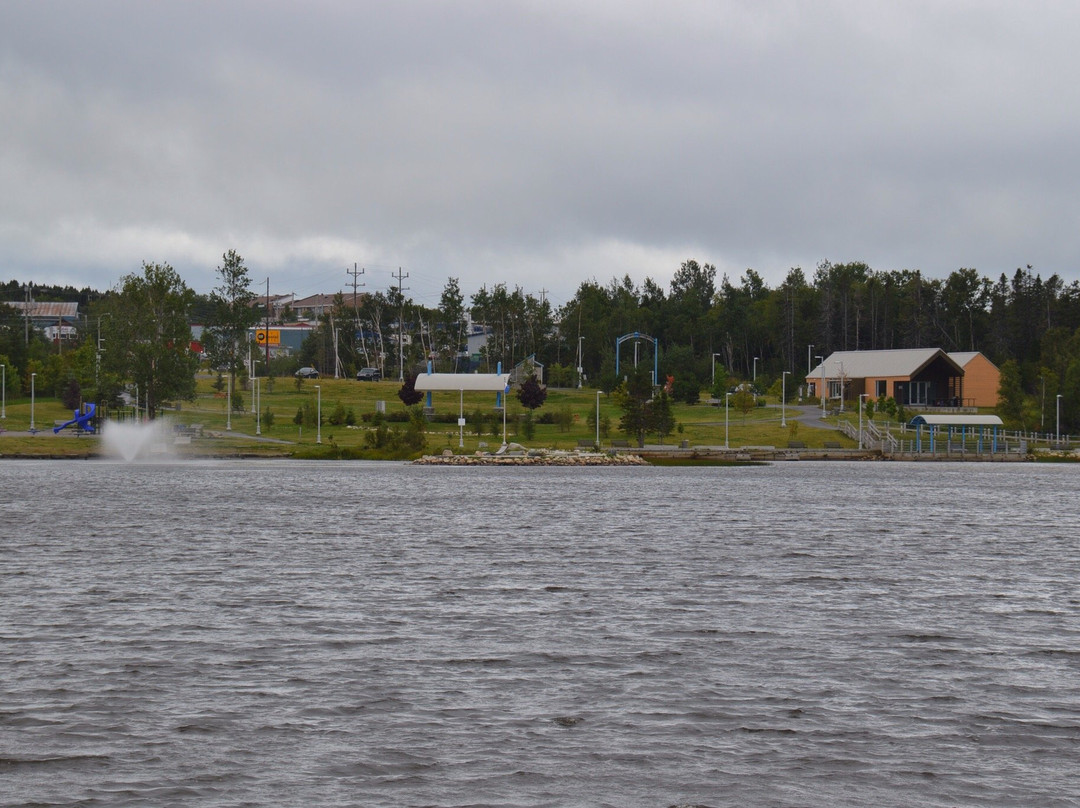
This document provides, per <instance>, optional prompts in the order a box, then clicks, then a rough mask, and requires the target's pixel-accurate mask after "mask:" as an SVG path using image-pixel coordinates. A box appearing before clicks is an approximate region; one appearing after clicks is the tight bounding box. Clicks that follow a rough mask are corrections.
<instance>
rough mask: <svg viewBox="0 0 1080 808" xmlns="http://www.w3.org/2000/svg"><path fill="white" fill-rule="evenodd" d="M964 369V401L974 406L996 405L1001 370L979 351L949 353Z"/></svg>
mask: <svg viewBox="0 0 1080 808" xmlns="http://www.w3.org/2000/svg"><path fill="white" fill-rule="evenodd" d="M949 358H951V359H952V360H953V361H954V362H956V364H958V365H959V366H960V367H962V368H963V369H964V403H965V404H967V403H968V402H970V406H973V407H996V406H997V403H998V387H999V386H1000V385H1001V371H999V370H998V368H997V365H995V364H994V363H993V362H991V361H990V360H989V359H987V358H986V357H985V356H983V355H982V354H981V353H979V352H978V351H965V352H955V351H954V352H953V353H950V354H949Z"/></svg>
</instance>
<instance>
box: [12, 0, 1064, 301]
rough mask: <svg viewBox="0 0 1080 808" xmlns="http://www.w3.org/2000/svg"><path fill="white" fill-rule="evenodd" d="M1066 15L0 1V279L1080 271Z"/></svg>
mask: <svg viewBox="0 0 1080 808" xmlns="http://www.w3.org/2000/svg"><path fill="white" fill-rule="evenodd" d="M1078 74H1080V3H1075V2H1072V1H1071V0H1070V1H1069V2H1049V1H1048V2H1036V3H1033V2H1020V1H1019V0H1018V1H1017V2H994V0H936V1H935V2H920V1H919V0H902V1H899V0H898V2H891V3H884V2H869V1H868V0H851V1H850V2H835V1H831V0H814V1H813V2H809V1H808V0H801V1H800V2H782V0H777V1H776V2H760V0H746V2H737V1H735V0H711V1H707V2H659V0H648V1H646V0H565V1H564V0H534V1H530V2H513V0H501V1H495V2H472V1H471V0H453V2H446V1H444V0H439V1H438V2H436V1H435V0H430V1H429V0H417V1H416V2H410V1H409V0H401V1H400V2H389V1H387V2H378V3H376V2H360V1H354V2H312V1H311V0H305V2H279V1H278V0H252V2H230V1H229V0H213V2H199V1H198V0H185V2H179V1H178V0H177V1H174V2H154V1H153V0H132V1H131V2H110V1H109V0H97V1H96V2H85V0H77V1H74V0H72V1H71V2H52V1H48V2H46V1H43V0H3V1H2V2H0V279H3V280H7V279H10V278H15V279H18V280H20V281H25V280H33V281H36V282H41V283H72V284H75V285H77V286H83V285H90V286H94V287H97V288H108V287H111V286H113V285H114V284H116V283H117V281H118V280H119V278H120V277H121V276H122V275H124V274H126V273H129V272H133V271H137V270H138V269H139V267H140V266H141V263H142V262H143V261H150V262H163V261H167V262H169V263H170V264H172V265H173V266H174V267H175V268H176V269H177V270H178V271H179V272H180V274H181V276H182V277H183V278H184V279H185V280H186V281H187V283H188V284H189V285H190V286H192V287H193V288H195V289H196V290H197V291H200V292H207V291H209V290H210V289H211V288H212V287H213V286H214V284H215V276H214V269H215V267H216V266H217V265H218V264H220V263H221V255H222V253H223V252H225V251H226V250H228V249H235V250H237V251H238V252H239V253H240V254H241V255H243V256H244V258H245V260H246V263H247V265H248V266H249V268H250V271H251V276H252V278H253V279H255V280H256V281H258V282H259V283H260V284H262V283H263V282H264V281H265V279H266V278H267V277H269V279H270V287H271V291H272V292H295V293H296V294H298V295H303V294H310V293H314V292H318V291H326V292H333V291H337V290H338V289H340V288H344V287H345V285H346V283H347V282H348V281H349V276H348V275H347V274H346V271H345V270H346V268H347V267H348V268H351V267H352V266H353V264H354V262H355V263H356V264H357V265H359V266H361V267H364V268H365V269H366V274H365V276H364V277H363V278H362V280H364V281H366V283H367V287H366V288H367V289H369V290H370V289H373V288H375V289H385V288H387V287H388V286H389V285H390V284H391V283H392V282H393V281H392V279H391V272H392V271H394V270H396V269H397V268H398V267H401V268H402V269H403V270H404V271H405V272H408V273H409V279H408V280H407V281H406V283H405V285H406V286H407V287H409V290H410V291H409V294H410V296H412V297H413V298H414V299H416V300H418V301H420V302H425V303H428V304H434V303H435V302H437V300H438V297H439V293H440V292H441V290H442V287H443V285H444V283H445V281H446V279H447V278H448V277H450V276H454V277H458V278H460V280H461V285H462V288H463V290H464V291H465V292H466V293H467V294H471V293H472V292H473V291H475V290H476V289H477V288H479V287H480V285H482V284H489V285H490V284H494V283H499V282H504V283H507V284H508V285H510V286H511V287H512V286H514V285H520V286H521V287H522V288H523V289H524V290H525V291H527V292H531V293H533V294H539V293H540V292H541V291H543V290H546V295H547V297H548V298H549V299H551V300H552V302H553V303H556V304H559V303H562V302H565V301H566V300H567V299H568V298H570V297H571V296H572V295H573V292H574V290H575V289H576V287H577V285H578V284H579V283H580V282H581V281H582V280H586V279H590V278H595V279H597V280H599V281H601V282H607V281H608V280H610V279H611V278H613V277H616V276H617V277H622V276H623V275H625V274H629V275H630V277H631V278H632V279H634V281H635V282H638V283H640V282H641V281H642V280H644V278H645V277H647V276H649V277H652V278H653V279H654V280H657V281H659V282H660V283H662V284H664V285H665V286H666V284H667V283H668V281H669V280H670V278H671V275H672V273H673V272H674V271H675V270H676V269H677V268H678V266H679V264H680V262H682V261H683V260H685V259H688V258H694V259H696V260H698V261H701V262H709V263H712V264H715V265H716V267H717V269H718V271H719V273H721V274H723V273H727V274H729V275H730V276H731V277H732V279H733V280H736V279H738V277H739V276H740V275H741V273H742V272H743V270H745V268H747V267H753V268H754V269H755V270H757V271H758V272H759V273H761V274H762V275H763V276H764V277H765V279H766V280H767V282H769V283H770V285H775V284H777V283H779V282H780V281H781V280H782V279H783V277H784V275H785V274H786V272H787V270H788V268H789V267H792V266H801V267H803V268H804V269H805V270H806V271H807V272H808V274H809V273H810V272H812V270H813V268H814V267H815V266H816V265H817V264H818V263H819V262H820V261H822V260H825V259H828V260H831V261H834V262H840V261H856V260H859V261H866V262H867V263H868V264H870V266H872V267H874V268H875V269H905V268H906V269H921V270H922V271H923V272H924V273H927V274H928V275H930V276H932V277H945V276H947V275H948V274H949V273H950V272H951V271H953V270H955V269H957V268H960V267H974V268H976V269H978V270H979V271H980V272H981V273H982V274H984V275H989V276H993V277H996V276H997V275H998V274H1000V273H1001V272H1011V271H1013V270H1015V268H1016V267H1017V266H1020V265H1022V264H1032V265H1034V267H1035V269H1036V270H1037V271H1039V272H1040V273H1042V274H1043V275H1044V276H1046V275H1050V274H1052V273H1054V272H1057V273H1059V274H1060V275H1062V276H1063V277H1065V278H1066V279H1067V280H1073V279H1076V278H1078V277H1080V183H1078V181H1077V180H1078V179H1080V82H1078V81H1077V75H1078Z"/></svg>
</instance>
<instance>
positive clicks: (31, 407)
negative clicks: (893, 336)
mask: <svg viewBox="0 0 1080 808" xmlns="http://www.w3.org/2000/svg"><path fill="white" fill-rule="evenodd" d="M36 376H37V374H36V373H31V374H30V434H31V435H34V434H36V433H37V430H36V429H34V378H35V377H36ZM1058 398H1061V396H1058Z"/></svg>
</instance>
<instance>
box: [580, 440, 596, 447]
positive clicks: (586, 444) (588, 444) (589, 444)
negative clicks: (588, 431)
mask: <svg viewBox="0 0 1080 808" xmlns="http://www.w3.org/2000/svg"><path fill="white" fill-rule="evenodd" d="M577 445H578V448H579V449H595V448H596V443H594V442H593V441H591V440H585V439H584V438H583V439H581V440H579V441H578V442H577Z"/></svg>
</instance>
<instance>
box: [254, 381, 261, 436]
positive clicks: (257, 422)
mask: <svg viewBox="0 0 1080 808" xmlns="http://www.w3.org/2000/svg"><path fill="white" fill-rule="evenodd" d="M255 434H256V435H261V434H262V410H261V408H260V406H259V377H258V376H256V377H255Z"/></svg>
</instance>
